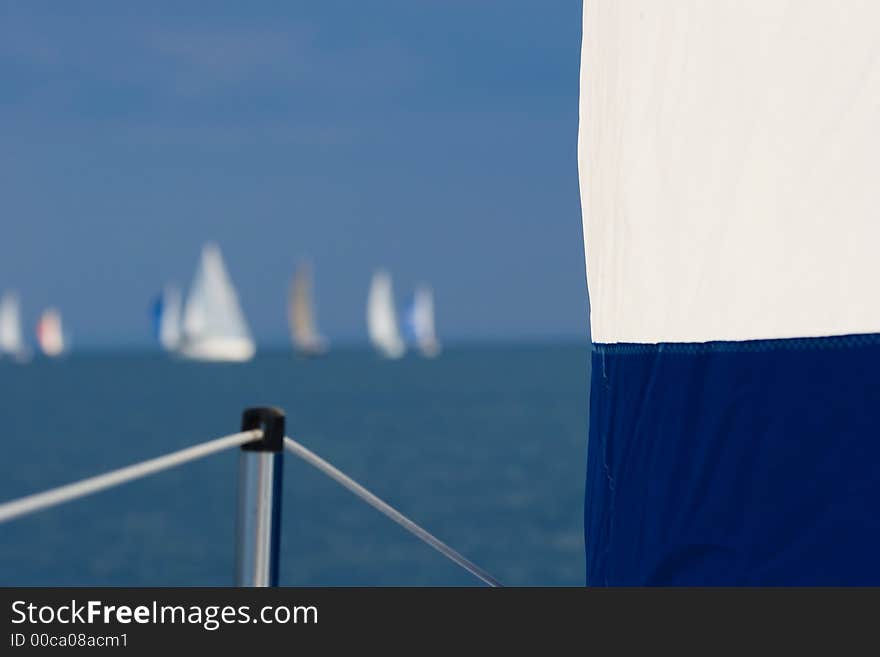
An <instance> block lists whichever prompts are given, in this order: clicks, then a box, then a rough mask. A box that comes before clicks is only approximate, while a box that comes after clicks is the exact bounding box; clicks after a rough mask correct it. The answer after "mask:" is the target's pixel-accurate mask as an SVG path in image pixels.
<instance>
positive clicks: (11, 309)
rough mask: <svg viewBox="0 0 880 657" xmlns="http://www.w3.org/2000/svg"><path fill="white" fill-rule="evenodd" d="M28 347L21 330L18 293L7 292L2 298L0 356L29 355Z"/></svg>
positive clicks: (16, 356) (0, 305) (22, 356)
mask: <svg viewBox="0 0 880 657" xmlns="http://www.w3.org/2000/svg"><path fill="white" fill-rule="evenodd" d="M27 354H28V349H27V346H26V345H25V343H24V338H23V336H22V330H21V310H20V308H19V303H18V295H16V294H15V293H14V292H7V293H6V294H4V295H3V297H2V298H0V356H11V357H13V358H15V359H17V360H20V359H24V358H26V357H27Z"/></svg>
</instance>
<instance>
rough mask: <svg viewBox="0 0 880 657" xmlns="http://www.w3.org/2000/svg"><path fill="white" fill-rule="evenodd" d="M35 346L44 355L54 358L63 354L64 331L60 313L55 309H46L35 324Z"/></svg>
mask: <svg viewBox="0 0 880 657" xmlns="http://www.w3.org/2000/svg"><path fill="white" fill-rule="evenodd" d="M37 344H38V345H39V346H40V351H42V352H43V354H44V355H46V356H49V357H50V358H54V357H56V356H60V355H61V354H63V353H64V348H65V344H64V330H63V328H62V325H61V313H59V312H58V311H57V310H56V309H55V308H47V309H46V310H44V311H43V314H42V315H40V321H39V322H38V323H37Z"/></svg>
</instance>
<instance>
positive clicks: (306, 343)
mask: <svg viewBox="0 0 880 657" xmlns="http://www.w3.org/2000/svg"><path fill="white" fill-rule="evenodd" d="M287 320H288V325H289V327H290V338H291V340H292V341H293V347H294V349H295V350H296V351H297V352H298V353H299V354H301V355H303V356H321V355H323V354H325V353H326V352H327V340H326V339H325V338H324V336H322V335H321V334H320V332H319V331H318V326H317V320H316V315H315V302H314V294H313V292H312V266H311V264H309V263H306V262H303V263H300V265H299V266H298V267H297V268H296V272H295V273H294V275H293V281H292V282H291V284H290V292H289V295H288V299H287Z"/></svg>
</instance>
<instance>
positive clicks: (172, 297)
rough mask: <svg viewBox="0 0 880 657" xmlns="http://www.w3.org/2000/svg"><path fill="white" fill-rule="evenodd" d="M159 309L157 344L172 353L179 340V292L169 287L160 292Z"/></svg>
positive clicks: (173, 287) (178, 344) (175, 288)
mask: <svg viewBox="0 0 880 657" xmlns="http://www.w3.org/2000/svg"><path fill="white" fill-rule="evenodd" d="M160 304H161V305H160V308H159V317H158V322H159V327H158V329H159V344H161V345H162V348H163V349H165V350H166V351H174V350H175V349H177V348H178V347H179V346H180V340H181V330H180V322H181V299H180V290H178V289H177V287H175V286H173V285H169V286H168V287H166V288H165V290H163V292H162V298H161V301H160Z"/></svg>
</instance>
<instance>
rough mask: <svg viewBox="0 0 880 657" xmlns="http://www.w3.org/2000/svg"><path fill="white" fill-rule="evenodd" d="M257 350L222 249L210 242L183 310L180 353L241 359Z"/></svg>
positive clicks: (195, 357) (199, 357)
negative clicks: (224, 260)
mask: <svg viewBox="0 0 880 657" xmlns="http://www.w3.org/2000/svg"><path fill="white" fill-rule="evenodd" d="M255 351H256V348H255V345H254V341H253V339H252V338H251V334H250V330H249V329H248V326H247V323H246V322H245V319H244V314H243V313H242V312H241V307H240V306H239V303H238V296H237V295H236V293H235V288H234V287H233V286H232V281H230V280H229V275H228V274H227V273H226V266H225V265H224V264H223V256H221V255H220V249H219V248H218V247H217V246H216V245H214V244H208V245H207V246H205V248H204V249H203V250H202V257H201V260H200V262H199V267H198V269H197V270H196V275H195V279H194V280H193V284H192V288H191V289H190V292H189V296H188V297H187V300H186V307H185V308H184V311H183V334H182V339H181V343H180V348H179V353H180V355H181V356H183V357H184V358H190V359H193V360H205V361H218V362H223V361H226V362H242V361H247V360H250V359H251V358H253V356H254V353H255Z"/></svg>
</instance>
